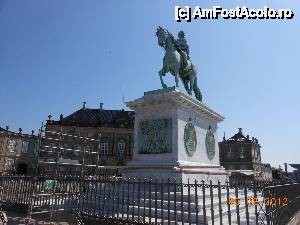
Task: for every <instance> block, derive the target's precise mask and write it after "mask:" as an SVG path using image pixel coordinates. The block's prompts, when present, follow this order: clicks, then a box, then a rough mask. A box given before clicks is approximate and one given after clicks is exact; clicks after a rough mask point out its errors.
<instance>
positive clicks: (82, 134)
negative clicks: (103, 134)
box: [79, 132, 87, 137]
mask: <svg viewBox="0 0 300 225" xmlns="http://www.w3.org/2000/svg"><path fill="white" fill-rule="evenodd" d="M79 136H80V137H87V132H79Z"/></svg>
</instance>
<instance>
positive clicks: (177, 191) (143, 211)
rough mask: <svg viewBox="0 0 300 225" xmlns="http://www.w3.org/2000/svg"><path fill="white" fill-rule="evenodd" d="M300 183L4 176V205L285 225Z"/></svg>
mask: <svg viewBox="0 0 300 225" xmlns="http://www.w3.org/2000/svg"><path fill="white" fill-rule="evenodd" d="M299 185H300V184H294V183H289V184H284V185H276V186H270V184H268V185H265V186H264V185H253V184H252V185H248V186H231V185H229V184H228V183H226V184H220V183H212V182H210V183H205V182H203V181H201V182H198V181H188V182H187V183H182V182H176V181H172V180H157V179H122V178H117V177H110V178H105V179H104V178H103V177H97V176H89V177H79V176H56V177H52V176H35V177H17V176H6V177H0V186H1V187H2V189H1V190H0V202H1V204H3V205H8V206H9V205H13V206H14V208H15V209H16V206H20V207H26V208H27V210H28V215H29V216H31V215H34V214H37V213H50V215H51V214H53V213H54V212H56V211H63V210H64V211H68V213H69V212H72V213H73V214H74V215H75V216H77V217H78V216H79V217H82V218H85V219H90V220H96V219H97V220H99V219H100V220H109V221H122V222H128V223H136V224H182V225H183V224H226V225H227V224H229V225H231V224H239V225H242V224H247V225H252V224H274V225H277V224H278V225H279V224H280V225H284V224H285V223H286V221H288V219H289V218H290V217H292V216H293V215H292V214H293V213H294V212H296V211H297V210H299V209H300V205H299V196H300V188H299ZM274 198H275V199H277V200H274ZM278 199H279V200H278ZM274 201H275V202H274ZM279 201H280V202H279ZM285 212H289V213H285ZM283 215H284V216H283Z"/></svg>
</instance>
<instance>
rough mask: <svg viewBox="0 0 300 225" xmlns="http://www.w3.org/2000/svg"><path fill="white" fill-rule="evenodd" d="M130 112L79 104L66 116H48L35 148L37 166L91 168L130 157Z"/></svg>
mask: <svg viewBox="0 0 300 225" xmlns="http://www.w3.org/2000/svg"><path fill="white" fill-rule="evenodd" d="M133 125H134V112H133V111H125V110H105V109H103V108H102V104H101V106H100V108H99V109H89V108H86V104H85V103H84V105H83V107H82V108H81V109H79V110H78V111H76V112H74V113H72V114H70V115H69V116H67V117H63V115H61V116H60V118H59V120H56V121H55V120H52V117H51V116H49V119H48V120H47V123H46V126H45V135H44V137H43V139H42V145H41V148H40V152H39V162H40V169H43V170H48V171H49V172H50V171H53V170H54V167H59V170H60V171H64V172H67V171H69V172H70V173H71V172H76V171H77V172H80V171H82V170H85V171H88V172H91V173H93V172H95V170H96V168H98V167H102V166H106V167H109V166H112V167H116V166H124V165H126V164H127V162H128V161H129V160H131V159H132V149H133Z"/></svg>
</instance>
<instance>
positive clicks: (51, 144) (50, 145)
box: [47, 143, 55, 152]
mask: <svg viewBox="0 0 300 225" xmlns="http://www.w3.org/2000/svg"><path fill="white" fill-rule="evenodd" d="M54 147H55V144H53V143H49V144H48V146H47V150H48V152H53V149H54Z"/></svg>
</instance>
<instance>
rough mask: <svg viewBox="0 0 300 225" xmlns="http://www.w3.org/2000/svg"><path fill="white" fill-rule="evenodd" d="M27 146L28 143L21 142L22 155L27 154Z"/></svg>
mask: <svg viewBox="0 0 300 225" xmlns="http://www.w3.org/2000/svg"><path fill="white" fill-rule="evenodd" d="M28 146H29V142H28V141H23V142H22V152H23V153H27V152H28Z"/></svg>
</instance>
